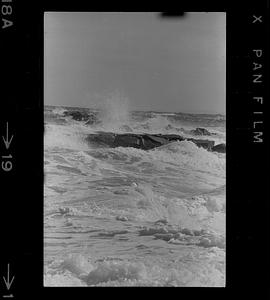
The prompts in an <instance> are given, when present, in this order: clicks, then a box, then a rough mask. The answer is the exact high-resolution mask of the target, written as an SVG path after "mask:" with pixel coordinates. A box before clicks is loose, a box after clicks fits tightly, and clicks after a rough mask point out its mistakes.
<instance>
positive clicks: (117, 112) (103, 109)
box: [96, 91, 129, 130]
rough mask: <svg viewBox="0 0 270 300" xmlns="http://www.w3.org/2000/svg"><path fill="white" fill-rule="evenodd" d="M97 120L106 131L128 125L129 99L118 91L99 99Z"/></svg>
mask: <svg viewBox="0 0 270 300" xmlns="http://www.w3.org/2000/svg"><path fill="white" fill-rule="evenodd" d="M96 106H97V108H98V110H99V120H100V121H102V125H103V127H104V129H106V130H118V129H120V128H121V126H123V125H126V124H128V123H129V99H128V98H127V97H125V96H124V95H123V94H122V93H120V92H119V91H115V92H113V93H110V94H109V95H108V96H106V97H103V98H102V99H99V103H98V105H96Z"/></svg>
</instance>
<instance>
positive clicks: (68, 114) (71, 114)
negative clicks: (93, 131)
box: [63, 111, 89, 121]
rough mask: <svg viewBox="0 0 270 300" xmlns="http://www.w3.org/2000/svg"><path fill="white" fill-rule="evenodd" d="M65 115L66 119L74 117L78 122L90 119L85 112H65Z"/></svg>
mask: <svg viewBox="0 0 270 300" xmlns="http://www.w3.org/2000/svg"><path fill="white" fill-rule="evenodd" d="M63 115H64V116H65V117H72V119H74V120H76V121H87V120H88V119H89V115H88V113H86V112H83V111H65V112H64V113H63Z"/></svg>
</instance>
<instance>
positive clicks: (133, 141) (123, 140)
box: [86, 132, 215, 150]
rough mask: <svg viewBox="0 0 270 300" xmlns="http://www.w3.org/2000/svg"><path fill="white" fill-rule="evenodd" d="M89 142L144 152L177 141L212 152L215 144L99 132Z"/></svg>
mask: <svg viewBox="0 0 270 300" xmlns="http://www.w3.org/2000/svg"><path fill="white" fill-rule="evenodd" d="M86 140H87V142H90V143H96V144H98V145H102V146H109V147H113V148H114V147H133V148H137V149H142V150H150V149H153V148H156V147H160V146H163V145H166V144H168V143H171V142H175V141H183V140H188V141H191V142H193V143H195V144H196V145H197V146H198V147H203V148H205V149H207V150H211V149H212V148H213V147H214V145H215V142H214V141H209V140H200V139H193V138H184V137H182V136H180V135H177V134H135V133H125V134H115V133H108V132H99V133H95V134H89V135H87V137H86Z"/></svg>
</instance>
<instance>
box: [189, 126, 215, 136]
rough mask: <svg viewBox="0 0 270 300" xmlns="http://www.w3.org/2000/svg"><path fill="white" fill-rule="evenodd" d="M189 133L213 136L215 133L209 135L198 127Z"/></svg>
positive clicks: (205, 130)
mask: <svg viewBox="0 0 270 300" xmlns="http://www.w3.org/2000/svg"><path fill="white" fill-rule="evenodd" d="M190 133H191V134H194V135H215V133H211V132H209V131H208V130H207V129H205V128H200V127H198V128H196V129H193V130H191V131H190Z"/></svg>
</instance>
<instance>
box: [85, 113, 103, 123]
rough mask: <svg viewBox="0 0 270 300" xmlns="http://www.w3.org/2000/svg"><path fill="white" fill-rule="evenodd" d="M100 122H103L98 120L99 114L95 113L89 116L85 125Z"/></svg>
mask: <svg viewBox="0 0 270 300" xmlns="http://www.w3.org/2000/svg"><path fill="white" fill-rule="evenodd" d="M98 123H101V122H100V121H99V120H98V118H97V116H96V115H95V114H91V115H89V116H88V120H87V122H86V123H85V125H95V124H98Z"/></svg>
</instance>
